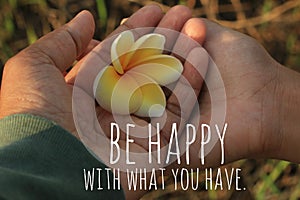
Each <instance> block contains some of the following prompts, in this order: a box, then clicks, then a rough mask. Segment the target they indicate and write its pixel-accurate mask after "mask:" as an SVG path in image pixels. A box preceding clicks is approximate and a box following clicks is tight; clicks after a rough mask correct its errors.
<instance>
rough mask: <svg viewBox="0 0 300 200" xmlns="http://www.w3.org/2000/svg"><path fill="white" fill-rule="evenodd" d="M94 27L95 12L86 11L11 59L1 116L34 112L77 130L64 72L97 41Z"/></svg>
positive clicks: (69, 87)
mask: <svg viewBox="0 0 300 200" xmlns="http://www.w3.org/2000/svg"><path fill="white" fill-rule="evenodd" d="M94 28H95V25H94V20H93V16H92V15H91V14H90V13H89V12H87V11H83V12H81V13H79V14H78V15H77V16H76V17H75V18H74V19H73V20H72V21H70V22H69V23H68V24H66V25H64V26H62V27H61V28H59V29H57V30H55V31H53V32H52V33H49V34H47V35H45V36H44V37H42V38H41V39H39V40H38V41H37V42H35V43H34V44H32V45H31V46H29V47H27V48H25V49H24V50H22V51H21V52H20V53H18V54H17V55H15V56H14V57H12V58H11V59H9V60H8V61H7V63H6V64H5V67H4V72H3V78H2V88H1V101H0V105H1V110H0V116H1V117H5V116H8V115H12V114H17V113H31V114H34V115H39V116H43V117H45V118H48V119H50V120H53V121H55V122H56V123H58V124H59V125H61V126H62V127H64V128H65V129H67V130H68V131H70V132H73V133H74V134H75V133H76V131H75V126H74V122H73V116H72V100H71V99H72V87H71V86H70V85H68V84H66V82H65V80H64V76H63V72H64V71H65V70H66V69H67V68H69V67H70V66H71V65H72V64H73V63H74V61H75V60H76V59H80V58H81V57H83V56H84V55H85V54H86V53H88V52H89V51H90V50H91V49H92V48H93V47H94V46H95V45H96V44H97V43H98V42H97V41H94V40H92V37H93V34H94Z"/></svg>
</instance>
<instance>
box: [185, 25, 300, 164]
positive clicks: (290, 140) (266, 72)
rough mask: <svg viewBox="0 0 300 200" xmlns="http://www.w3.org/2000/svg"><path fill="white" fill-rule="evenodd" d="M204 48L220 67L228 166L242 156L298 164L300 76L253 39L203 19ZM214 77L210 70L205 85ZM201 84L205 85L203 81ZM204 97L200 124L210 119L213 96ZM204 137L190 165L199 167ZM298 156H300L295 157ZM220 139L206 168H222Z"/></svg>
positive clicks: (195, 147)
mask: <svg viewBox="0 0 300 200" xmlns="http://www.w3.org/2000/svg"><path fill="white" fill-rule="evenodd" d="M203 22H204V23H205V26H206V30H207V33H206V38H205V42H204V44H203V47H204V48H205V49H206V50H207V52H208V53H209V55H210V56H211V58H212V59H213V60H214V62H215V63H216V65H217V68H218V70H219V72H220V74H221V76H222V79H223V82H224V87H225V92H226V97H225V99H224V98H222V97H221V98H220V99H216V100H215V101H216V102H219V103H224V102H225V103H226V105H227V110H226V113H220V114H226V118H225V120H226V122H227V123H228V128H227V131H226V135H225V147H224V148H225V163H229V162H232V161H235V160H238V159H242V158H278V159H286V160H290V161H294V162H299V161H300V159H299V156H297V155H299V150H297V149H299V148H297V142H296V141H299V139H300V137H299V134H297V132H299V128H300V127H299V123H297V120H296V119H299V106H296V105H298V104H299V92H298V93H297V92H296V88H299V86H300V84H299V82H300V76H299V73H297V72H294V71H291V70H289V69H287V68H286V67H283V66H281V65H280V64H279V63H278V62H276V61H275V60H274V59H273V58H272V57H271V56H270V55H269V54H268V53H267V52H266V50H265V49H264V48H263V47H262V46H261V45H260V44H259V43H258V42H257V41H256V40H254V39H253V38H251V37H249V36H246V35H244V34H242V33H239V32H236V31H233V30H231V29H228V28H225V27H222V26H220V25H218V24H216V23H214V22H211V21H209V20H205V19H203ZM215 76H216V74H214V73H213V71H212V70H211V69H208V71H207V75H206V78H205V81H206V82H212V81H213V80H214V79H215ZM200 84H201V83H200ZM218 89H220V88H214V90H213V91H208V90H207V88H206V89H203V90H202V91H201V95H200V99H199V102H200V110H201V121H200V123H209V122H210V119H211V110H210V109H211V107H212V106H217V105H211V101H210V95H209V93H210V92H215V91H216V90H218ZM200 142H201V134H200V133H199V134H198V135H197V139H196V142H195V143H194V144H193V146H192V148H191V154H192V155H191V157H192V161H191V162H192V163H191V165H190V166H191V167H200V166H201V165H200V163H201V162H200V160H199V151H200ZM297 152H298V153H297ZM220 157H221V149H220V141H219V142H218V143H217V144H216V145H215V147H214V149H213V150H212V151H211V152H210V153H209V154H208V156H207V157H205V166H217V165H220V164H221V162H220V160H221V159H220Z"/></svg>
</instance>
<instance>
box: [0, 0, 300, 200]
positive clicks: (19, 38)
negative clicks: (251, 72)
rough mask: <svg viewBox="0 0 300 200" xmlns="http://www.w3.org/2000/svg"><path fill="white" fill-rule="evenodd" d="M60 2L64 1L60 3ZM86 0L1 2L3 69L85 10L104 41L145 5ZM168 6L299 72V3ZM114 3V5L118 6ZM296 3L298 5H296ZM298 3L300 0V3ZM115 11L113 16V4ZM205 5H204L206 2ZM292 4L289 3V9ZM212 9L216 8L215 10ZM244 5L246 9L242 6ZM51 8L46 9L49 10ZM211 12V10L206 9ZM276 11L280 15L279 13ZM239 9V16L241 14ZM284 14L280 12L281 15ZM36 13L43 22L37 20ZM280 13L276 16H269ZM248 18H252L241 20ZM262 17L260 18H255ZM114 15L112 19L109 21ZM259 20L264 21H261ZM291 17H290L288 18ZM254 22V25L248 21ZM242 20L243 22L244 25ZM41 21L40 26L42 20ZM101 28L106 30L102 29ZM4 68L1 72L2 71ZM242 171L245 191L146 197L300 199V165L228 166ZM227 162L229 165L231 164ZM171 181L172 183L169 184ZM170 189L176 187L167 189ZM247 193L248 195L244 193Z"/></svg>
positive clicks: (186, 1) (184, 0)
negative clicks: (243, 38)
mask: <svg viewBox="0 0 300 200" xmlns="http://www.w3.org/2000/svg"><path fill="white" fill-rule="evenodd" d="M61 2H62V1H61ZM116 2H121V1H116V0H112V1H104V0H96V1H94V0H85V1H79V0H78V1H72V2H71V1H70V2H68V1H65V3H60V1H58V0H56V1H55V0H53V1H46V0H43V1H38V0H22V1H17V0H2V1H1V2H0V29H1V31H0V49H1V50H0V67H1V69H2V68H3V65H4V63H5V62H6V61H7V59H8V58H10V57H11V56H13V55H14V54H16V53H17V52H18V51H20V50H21V49H23V48H24V47H26V46H27V45H29V44H32V43H33V42H34V41H36V40H37V39H38V38H39V37H41V36H42V35H43V34H46V33H47V32H49V31H51V30H53V29H54V28H56V27H57V26H59V25H61V24H64V23H65V22H66V21H67V20H69V19H71V18H72V16H74V15H75V14H76V13H78V12H79V11H80V10H82V9H89V10H90V11H91V12H92V13H93V15H94V17H95V19H96V25H97V28H96V33H95V37H96V38H97V39H103V38H104V36H105V35H104V33H105V29H106V27H108V26H109V27H114V26H116V24H117V23H116V24H109V23H108V22H109V21H114V22H115V21H119V19H122V18H123V17H127V16H128V15H129V14H131V13H132V12H133V11H134V10H136V8H137V7H140V6H142V5H145V4H146V3H147V2H146V1H143V0H131V1H122V4H120V6H119V7H118V3H116ZM156 2H157V3H159V4H160V5H163V8H164V9H167V8H168V6H170V5H174V4H175V3H179V4H183V5H188V6H189V7H191V8H192V9H193V12H194V15H195V16H206V17H208V18H211V19H213V20H217V21H218V22H219V23H221V24H224V25H228V26H229V27H233V28H234V27H237V24H238V23H239V26H238V29H237V30H238V31H241V32H244V33H246V34H249V35H251V36H252V37H255V38H256V39H258V40H259V42H260V43H262V44H263V45H264V46H265V48H266V49H267V50H268V51H269V52H270V53H271V55H272V56H273V57H274V58H275V59H276V60H278V61H279V62H280V63H282V64H283V65H286V66H288V67H290V68H293V69H295V70H298V71H300V20H299V19H300V15H299V13H300V3H299V1H283V3H280V1H272V0H264V1H251V0H249V1H246V0H245V1H218V0H213V1H206V0H199V1H195V0H180V1H172V0H169V1H167V0H166V1H164V3H162V1H156ZM114 3H116V4H114ZM292 3H294V4H292ZM297 3H299V4H297ZM113 4H114V7H113V8H114V9H118V10H115V12H113V13H114V14H113V15H110V12H108V11H111V10H110V8H112V5H113ZM202 5H203V6H202ZM287 6H289V7H287ZM212 8H218V9H217V10H215V9H212ZM238 8H242V10H238ZM45 11H47V12H45ZM207 12H210V13H207ZM276 12H277V13H276ZM237 13H239V14H237ZM278 13H280V14H278ZM33 14H34V16H35V18H36V17H38V19H39V21H38V22H37V21H36V20H34V19H33V17H32V15H33ZM276 14H278V16H277V17H275V18H270V16H273V15H275V16H276ZM243 18H246V19H248V20H244V21H242V20H243ZM256 18H257V19H258V21H257V20H256V21H255V20H254V19H256ZM111 19H114V20H111ZM259 19H261V21H259ZM287 19H288V20H287ZM251 20H254V21H255V23H253V24H250V25H249V24H247V22H249V21H251ZM241 22H243V23H242V24H241ZM39 23H42V24H39ZM101 30H102V31H101ZM0 71H2V70H0ZM228 166H229V167H231V166H235V167H239V168H242V169H243V177H242V180H243V184H245V186H246V187H247V191H246V192H243V193H242V192H241V193H239V194H238V195H237V196H238V198H236V197H235V196H236V194H235V193H234V192H230V191H219V190H217V191H213V190H211V191H205V190H204V189H201V190H199V191H196V192H195V191H189V192H185V193H180V191H179V192H178V191H172V190H171V189H169V190H168V189H167V190H166V191H153V192H152V193H149V194H148V195H146V196H145V197H144V199H151V198H153V197H156V198H159V199H176V198H177V199H180V198H185V199H195V198H196V199H221V198H222V199H229V198H231V199H249V197H250V199H299V198H300V181H299V180H300V170H299V166H298V165H295V164H293V163H289V162H285V161H275V160H243V161H239V162H235V163H232V164H230V165H228ZM228 166H227V167H228ZM170 184H171V183H170ZM169 188H172V187H169ZM243 195H244V196H243Z"/></svg>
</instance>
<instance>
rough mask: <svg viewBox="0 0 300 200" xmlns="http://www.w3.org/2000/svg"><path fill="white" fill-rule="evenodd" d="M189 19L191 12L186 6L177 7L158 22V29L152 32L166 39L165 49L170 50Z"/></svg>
mask: <svg viewBox="0 0 300 200" xmlns="http://www.w3.org/2000/svg"><path fill="white" fill-rule="evenodd" d="M191 17H192V12H191V10H190V9H189V8H188V7H186V6H181V5H179V6H174V7H172V8H171V9H170V10H169V11H168V12H167V13H166V15H165V16H164V17H163V18H162V20H161V21H160V22H159V24H158V26H157V27H158V28H157V29H155V31H154V32H155V33H159V34H162V35H164V36H165V37H166V43H165V49H166V50H167V51H170V50H172V48H173V46H174V44H175V41H176V39H177V37H178V35H179V32H178V31H181V29H182V27H183V26H184V24H185V23H186V21H187V20H188V19H190V18H191ZM170 30H172V31H170Z"/></svg>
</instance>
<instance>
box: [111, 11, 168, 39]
mask: <svg viewBox="0 0 300 200" xmlns="http://www.w3.org/2000/svg"><path fill="white" fill-rule="evenodd" d="M163 16H164V14H163V12H162V10H161V8H160V7H159V6H157V5H148V6H145V7H143V8H141V9H139V10H138V11H137V12H135V13H134V14H133V15H132V16H130V17H129V18H128V19H126V20H125V21H123V22H122V24H121V25H120V26H119V27H118V28H117V29H116V30H115V31H113V32H112V33H111V34H110V35H109V36H112V35H116V34H119V33H121V32H123V31H126V30H130V29H135V28H143V27H156V26H157V25H158V23H159V22H160V20H161V19H162V18H163Z"/></svg>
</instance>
